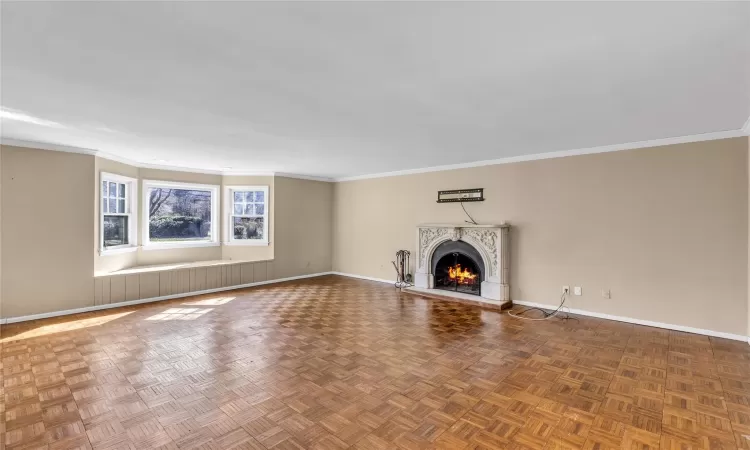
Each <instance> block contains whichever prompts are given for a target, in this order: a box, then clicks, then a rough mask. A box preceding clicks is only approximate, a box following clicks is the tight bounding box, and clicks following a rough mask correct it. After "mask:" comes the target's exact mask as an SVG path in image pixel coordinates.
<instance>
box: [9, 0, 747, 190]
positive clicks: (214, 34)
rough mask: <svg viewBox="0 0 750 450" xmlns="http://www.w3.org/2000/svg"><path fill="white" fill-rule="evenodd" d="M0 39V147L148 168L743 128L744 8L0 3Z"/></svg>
mask: <svg viewBox="0 0 750 450" xmlns="http://www.w3.org/2000/svg"><path fill="white" fill-rule="evenodd" d="M1 37H2V56H1V58H2V59H1V61H0V62H1V63H2V66H1V72H0V75H1V76H2V80H1V87H2V91H1V97H0V105H1V106H2V108H3V114H4V116H5V118H4V119H3V120H2V137H3V138H5V139H17V140H23V141H34V142H42V143H49V144H58V145H67V146H74V147H82V148H88V149H96V150H100V151H104V152H108V153H110V154H112V155H116V156H119V157H124V158H129V159H131V160H134V161H137V162H140V163H145V164H164V165H170V166H183V167H190V168H198V169H203V170H231V171H243V172H246V171H253V172H264V171H276V172H287V173H297V174H306V175H312V176H322V177H332V178H339V177H349V176H356V175H363V174H369V173H378V172H388V171H396V170H403V169H416V168H423V167H429V166H436V165H445V164H460V163H469V162H474V161H483V160H494V159H500V158H508V157H516V156H523V155H533V154H539V153H545V152H554V151H562V150H571V149H581V148H589V147H597V146H606V145H615V144H623V143H629V142H636V141H645V140H654V139H661V138H670V137H676V136H687V135H696V134H701V133H711V132H718V131H725V130H737V129H739V128H741V127H742V126H743V123H744V122H745V121H746V120H747V119H748V115H750V3H743V2H734V3H732V2H708V3H696V2H664V3H662V2H659V3H645V2H635V3H611V2H604V3H568V2H555V3H536V2H533V3H528V2H527V3H509V2H503V3H491V2H471V3H469V2H453V3H428V2H413V3H412V2H410V3H396V2H381V3H369V2H368V3H364V2H349V3H345V2H326V3H314V2H299V3H285V2H276V3H270V2H268V3H246V2H157V3H151V2H23V3H22V2H3V3H2V36H1ZM228 168H231V169H228Z"/></svg>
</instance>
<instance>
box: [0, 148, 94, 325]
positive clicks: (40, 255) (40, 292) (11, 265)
mask: <svg viewBox="0 0 750 450" xmlns="http://www.w3.org/2000/svg"><path fill="white" fill-rule="evenodd" d="M1 148H2V181H3V187H4V189H2V214H0V215H1V216H2V233H3V237H4V239H3V246H2V256H1V258H2V267H3V283H2V299H3V311H2V312H3V316H4V317H13V316H18V315H24V314H36V313H42V312H47V311H55V310H63V309H71V308H80V307H84V306H91V305H93V304H94V302H93V297H94V278H93V276H94V259H93V258H92V257H91V250H90V249H91V241H92V239H93V236H94V221H93V220H92V218H93V217H94V202H93V198H92V190H91V186H92V185H93V184H94V157H93V156H89V155H79V154H71V153H60V152H50V151H46V150H32V149H26V148H17V147H9V146H2V147H1Z"/></svg>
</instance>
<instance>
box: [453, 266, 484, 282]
mask: <svg viewBox="0 0 750 450" xmlns="http://www.w3.org/2000/svg"><path fill="white" fill-rule="evenodd" d="M476 277H477V274H475V273H471V272H469V271H468V270H466V269H461V264H456V265H455V266H454V267H449V268H448V278H450V279H451V280H456V282H457V283H458V284H474V279H476Z"/></svg>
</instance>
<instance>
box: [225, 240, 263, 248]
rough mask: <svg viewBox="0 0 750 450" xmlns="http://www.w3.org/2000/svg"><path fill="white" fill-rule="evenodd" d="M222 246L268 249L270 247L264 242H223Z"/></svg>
mask: <svg viewBox="0 0 750 450" xmlns="http://www.w3.org/2000/svg"><path fill="white" fill-rule="evenodd" d="M224 245H228V246H232V247H235V246H236V247H268V246H269V245H270V242H266V241H252V240H247V241H229V242H225V243H224Z"/></svg>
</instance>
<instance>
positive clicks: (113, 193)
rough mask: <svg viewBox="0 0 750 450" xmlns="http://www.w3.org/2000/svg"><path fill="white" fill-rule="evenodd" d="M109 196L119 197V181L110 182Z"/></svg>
mask: <svg viewBox="0 0 750 450" xmlns="http://www.w3.org/2000/svg"><path fill="white" fill-rule="evenodd" d="M109 197H110V198H117V183H111V182H110V183H109Z"/></svg>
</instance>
